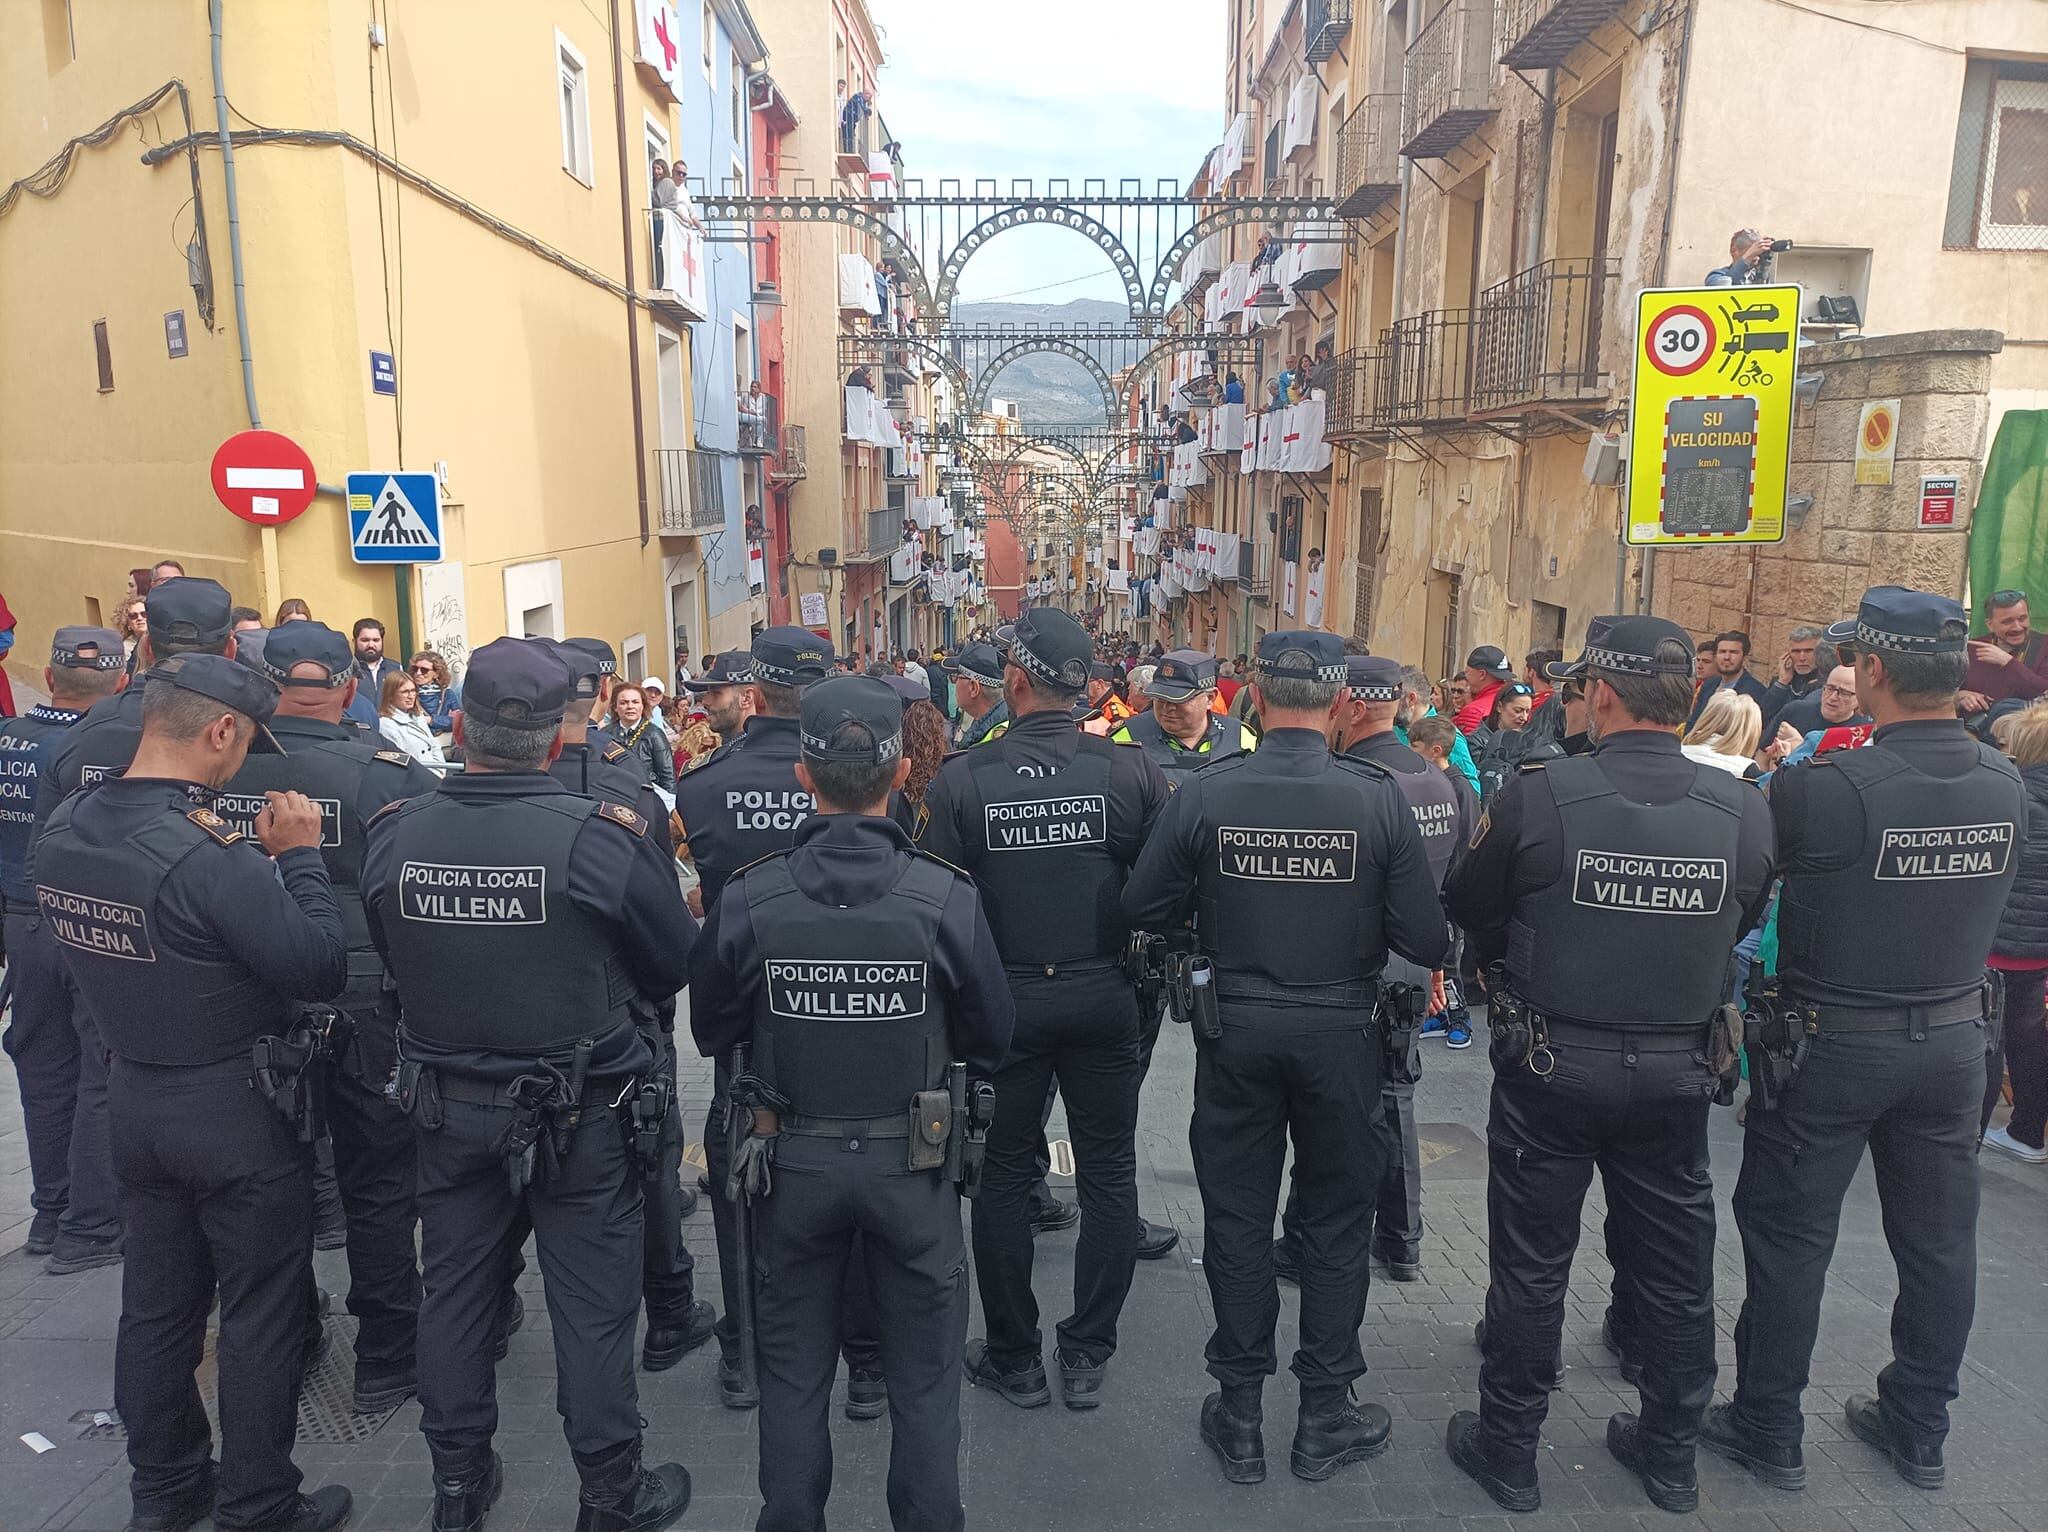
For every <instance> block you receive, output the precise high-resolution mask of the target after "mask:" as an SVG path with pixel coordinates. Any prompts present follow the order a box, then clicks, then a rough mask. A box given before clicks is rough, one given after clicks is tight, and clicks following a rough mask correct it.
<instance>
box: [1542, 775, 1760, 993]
mask: <svg viewBox="0 0 2048 1532" xmlns="http://www.w3.org/2000/svg"><path fill="white" fill-rule="evenodd" d="M1687 764H1688V765H1692V763H1691V762H1687ZM1692 771H1693V785H1692V788H1691V789H1690V790H1689V791H1688V792H1687V793H1686V795H1685V797H1683V798H1681V799H1679V800H1678V802H1676V803H1666V804H1645V803H1634V802H1631V801H1630V800H1628V799H1626V798H1624V797H1622V796H1621V795H1620V794H1619V793H1617V792H1616V791H1615V790H1614V788H1613V786H1612V785H1611V784H1610V783H1609V782H1608V780H1607V775H1606V773H1605V772H1603V771H1601V769H1600V766H1599V757H1598V756H1597V755H1594V756H1574V757H1571V758H1569V759H1566V760H1556V761H1552V762H1550V763H1549V764H1548V765H1546V766H1545V767H1544V768H1543V778H1544V784H1545V785H1547V786H1548V788H1549V790H1550V795H1551V797H1552V799H1553V800H1555V802H1556V804H1557V812H1558V818H1559V820H1560V821H1561V822H1562V824H1563V831H1564V850H1563V871H1562V872H1561V873H1560V874H1559V876H1558V879H1557V881H1556V882H1555V883H1553V884H1551V885H1550V886H1549V887H1548V888H1545V889H1541V890H1538V891H1537V892H1536V893H1533V894H1524V895H1523V896H1522V897H1521V899H1520V900H1519V901H1518V902H1517V903H1516V905H1515V913H1514V918H1513V920H1512V921H1510V923H1509V926H1508V972H1509V974H1510V975H1511V976H1512V978H1513V980H1514V987H1515V993H1516V994H1518V995H1520V996H1521V997H1522V999H1523V1000H1525V1001H1526V1002H1527V1003H1528V1004H1529V1005H1531V1006H1533V1007H1535V1008H1536V1009H1537V1010H1539V1011H1542V1012H1544V1013H1545V1014H1547V1015H1551V1016H1558V1017H1562V1018H1565V1019H1567V1020H1572V1021H1582V1022H1587V1023H1591V1024H1593V1025H1596V1026H1612V1027H1617V1028H1630V1029H1636V1030H1641V1029H1647V1028H1656V1027H1672V1028H1683V1027H1699V1026H1703V1025H1705V1023H1706V1020H1707V1018H1708V1016H1709V1015H1711V1014H1712V1012H1713V1010H1714V1007H1715V1006H1716V1005H1718V1004H1720V1002H1721V997H1722V994H1723V992H1724V991H1725V989H1726V987H1727V982H1728V954H1729V953H1730V952H1731V951H1732V950H1733V949H1734V947H1735V943H1736V942H1737V941H1738V940H1739V939H1740V938H1741V936H1742V907H1741V903H1740V900H1739V898H1738V894H1737V889H1736V885H1735V880H1736V859H1737V853H1738V851H1739V848H1740V845H1741V839H1742V808H1743V798H1742V794H1744V793H1750V792H1755V791H1756V789H1755V788H1753V787H1750V786H1749V785H1748V784H1746V783H1744V782H1743V781H1741V780H1740V779H1739V778H1736V777H1733V776H1730V775H1729V774H1728V773H1727V772H1725V771H1717V770H1716V769H1714V768H1713V767H1711V766H1698V765H1692ZM1533 785H1534V784H1532V786H1533Z"/></svg>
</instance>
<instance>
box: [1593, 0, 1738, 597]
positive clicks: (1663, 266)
mask: <svg viewBox="0 0 2048 1532" xmlns="http://www.w3.org/2000/svg"><path fill="white" fill-rule="evenodd" d="M1692 22H1693V7H1692V6H1690V5H1688V6H1687V7H1686V8H1685V31H1684V32H1682V33H1680V34H1679V38H1678V93H1677V95H1676V96H1675V97H1674V98H1673V100H1672V103H1671V157H1670V160H1669V162H1668V166H1667V170H1666V174H1665V177H1664V227H1663V229H1662V231H1661V232H1660V233H1659V234H1658V236H1657V281H1656V285H1657V286H1658V287H1663V286H1664V285H1665V284H1666V283H1667V282H1668V281H1669V280H1670V269H1669V268H1670V265H1671V224H1672V220H1673V218H1674V217H1675V216H1676V214H1677V209H1678V156H1679V151H1680V150H1681V149H1682V148H1683V147H1684V145H1685V88H1686V85H1687V84H1688V83H1689V82H1690V81H1691V79H1692ZM1629 407H1630V408H1631V409H1633V408H1634V407H1635V401H1634V400H1633V399H1631V400H1630V401H1629ZM1631 467H1633V465H1631ZM1626 493H1627V491H1626V490H1624V491H1623V494H1624V495H1625V494H1626ZM1623 514H1624V515H1626V514H1627V512H1626V511H1624V512H1623ZM1754 553H1755V550H1754V549H1752V550H1751V554H1752V557H1753V556H1754ZM1626 556H1627V547H1626V543H1624V545H1623V557H1626ZM1656 573H1657V550H1656V549H1655V548H1645V549H1644V550H1643V578H1642V584H1641V586H1640V587H1638V589H1637V591H1636V610H1637V611H1639V612H1647V611H1648V610H1649V609H1650V595H1651V593H1652V592H1653V591H1654V590H1655V589H1656ZM1754 604H1755V603H1754V602H1753V601H1752V603H1751V605H1752V607H1753V606H1754Z"/></svg>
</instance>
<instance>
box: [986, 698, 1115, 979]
mask: <svg viewBox="0 0 2048 1532" xmlns="http://www.w3.org/2000/svg"><path fill="white" fill-rule="evenodd" d="M1077 738H1078V741H1079V743H1078V747H1077V748H1076V750H1075V752H1074V759H1073V760H1072V761H1071V762H1069V763H1068V765H1067V767H1066V769H1065V770H1064V771H1060V772H1057V773H1055V774H1053V775H1051V776H1019V775H1018V774H1017V768H1016V766H1015V765H1014V764H1013V763H1012V762H1011V761H1009V760H1007V759H1005V758H1004V756H1003V755H1002V753H1001V752H1000V751H996V750H977V751H975V752H974V753H973V754H972V755H970V756H969V757H968V761H969V762H970V767H969V772H968V775H969V777H970V778H971V779H972V781H973V783H974V788H975V794H976V796H977V798H978V799H979V800H980V804H979V815H980V819H981V825H980V827H979V828H978V829H974V830H970V831H968V836H969V841H968V843H969V844H970V845H975V846H976V847H977V849H978V850H980V851H981V852H982V855H981V856H980V857H978V858H977V859H976V860H975V863H974V881H975V884H976V886H977V887H979V888H980V890H981V905H982V910H983V912H984V913H985V914H986V915H987V916H988V928H989V932H990V934H992V935H993V936H994V937H995V939H996V951H997V952H999V953H1001V954H1002V958H1003V962H1004V964H1005V965H1006V966H1008V967H1035V966H1038V965H1040V964H1046V963H1080V962H1086V961H1089V960H1093V959H1108V958H1113V957H1117V956H1119V955H1121V953H1122V952H1123V949H1124V944H1125V942H1126V941H1127V940H1128V939H1129V935H1130V927H1129V926H1128V925H1126V924H1125V923H1124V917H1123V892H1124V877H1125V872H1124V869H1123V867H1121V866H1120V865H1118V863H1117V861H1116V860H1115V858H1113V857H1112V856H1111V855H1110V853H1109V781H1110V761H1111V758H1112V756H1111V752H1112V751H1114V750H1115V749H1116V746H1114V745H1112V744H1110V743H1109V742H1108V741H1107V740H1104V739H1098V738H1096V737H1095V736H1094V735H1092V734H1083V735H1079V736H1077Z"/></svg>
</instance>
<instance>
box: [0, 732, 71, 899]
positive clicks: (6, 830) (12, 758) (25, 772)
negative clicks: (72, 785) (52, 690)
mask: <svg viewBox="0 0 2048 1532" xmlns="http://www.w3.org/2000/svg"><path fill="white" fill-rule="evenodd" d="M81 716H82V715H80V714H78V713H72V712H67V711H65V710H64V709H61V708H53V707H39V708H32V709H30V710H29V711H28V712H27V713H24V714H23V715H22V716H21V717H19V718H9V719H6V720H4V721H0V897H4V898H5V899H6V901H7V902H8V904H10V905H15V904H19V905H23V906H30V905H33V904H34V903H35V899H36V890H35V880H34V879H33V878H31V877H30V876H29V868H30V856H29V850H30V845H31V843H32V842H33V841H34V840H35V836H36V787H37V783H38V781H39V780H40V778H41V775H42V770H43V768H44V767H46V766H47V765H48V764H49V763H50V760H51V758H52V757H54V756H55V755H56V753H57V751H58V750H59V749H61V748H62V746H63V741H62V740H51V739H50V736H51V735H53V734H63V733H65V732H66V731H67V730H69V729H70V728H71V727H72V725H74V724H76V723H77V722H78V720H79V718H80V717H81ZM46 741H47V743H45V742H46Z"/></svg>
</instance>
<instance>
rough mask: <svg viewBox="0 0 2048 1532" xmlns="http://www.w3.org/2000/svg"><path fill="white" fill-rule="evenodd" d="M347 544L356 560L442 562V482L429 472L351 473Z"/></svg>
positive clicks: (391, 562)
mask: <svg viewBox="0 0 2048 1532" xmlns="http://www.w3.org/2000/svg"><path fill="white" fill-rule="evenodd" d="M348 542H349V553H350V554H351V555H352V556H353V557H354V559H355V561H356V562H357V563H358V564H438V563H440V562H441V482H440V480H439V479H437V478H436V477H435V476H434V475H433V474H430V473H352V474H350V475H349V476H348Z"/></svg>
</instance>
